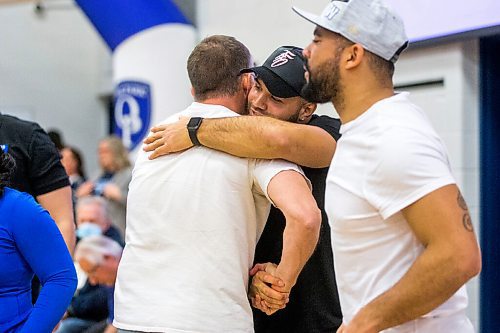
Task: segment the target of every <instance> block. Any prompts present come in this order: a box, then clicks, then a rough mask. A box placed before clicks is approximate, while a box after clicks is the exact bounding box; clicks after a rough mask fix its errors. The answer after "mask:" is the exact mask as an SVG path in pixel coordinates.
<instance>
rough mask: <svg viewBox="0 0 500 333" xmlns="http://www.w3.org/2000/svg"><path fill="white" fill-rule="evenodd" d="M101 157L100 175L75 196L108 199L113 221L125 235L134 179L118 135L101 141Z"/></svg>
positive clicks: (99, 154) (99, 156)
mask: <svg viewBox="0 0 500 333" xmlns="http://www.w3.org/2000/svg"><path fill="white" fill-rule="evenodd" d="M98 160H99V164H100V167H101V171H100V172H99V174H98V176H96V177H94V178H92V180H90V181H87V182H85V183H83V184H82V185H81V186H80V187H79V188H78V190H77V192H76V196H77V198H81V197H84V196H88V195H100V196H102V197H104V198H106V200H107V201H108V207H109V212H110V216H111V218H112V220H113V224H114V225H115V226H117V227H118V229H119V230H120V232H121V233H122V235H125V211H126V204H127V194H128V184H129V183H130V179H131V178H132V169H131V167H130V161H129V159H128V152H127V149H126V148H125V146H124V145H123V143H122V141H121V140H120V139H119V138H118V137H116V136H110V137H107V138H105V139H103V140H101V142H100V143H99V149H98Z"/></svg>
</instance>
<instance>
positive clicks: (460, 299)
mask: <svg viewBox="0 0 500 333" xmlns="http://www.w3.org/2000/svg"><path fill="white" fill-rule="evenodd" d="M294 10H295V11H296V12H297V13H298V14H299V15H300V16H302V17H304V18H305V19H307V20H309V21H311V22H312V23H314V24H316V29H315V30H314V39H313V42H312V43H311V44H310V45H309V46H308V47H307V48H306V49H305V50H304V55H305V56H306V58H307V61H308V72H307V74H306V78H307V80H308V84H307V85H306V86H305V87H304V90H303V93H304V96H305V97H307V98H308V99H309V100H311V101H315V102H318V103H325V102H328V101H331V102H332V103H333V105H334V106H335V108H336V110H337V111H338V113H339V115H340V118H341V121H342V127H341V133H342V138H341V139H340V140H339V142H338V146H337V149H336V152H335V156H334V158H333V160H332V164H331V167H330V170H329V173H328V177H327V184H326V196H325V206H326V211H327V213H328V218H329V221H330V226H331V230H332V247H333V253H334V259H335V271H336V278H337V284H338V289H339V296H340V302H341V306H342V312H343V314H344V324H343V326H342V327H341V328H340V329H339V332H343V333H346V332H356V333H359V332H379V331H384V330H386V329H389V328H392V329H390V330H387V332H389V331H390V332H433V333H434V332H473V331H474V329H473V327H472V325H471V323H470V321H469V320H468V318H467V317H466V315H465V310H466V307H467V293H466V290H465V286H464V284H465V283H466V282H467V281H468V280H469V279H470V278H472V277H473V276H475V275H477V274H478V273H479V271H480V269H481V254H480V250H479V247H478V244H477V240H476V237H475V235H474V231H473V227H472V223H471V219H470V215H469V211H468V208H467V205H466V203H465V201H464V199H463V197H462V195H461V194H460V191H459V189H458V187H457V185H456V182H455V180H454V178H453V176H452V174H451V167H450V164H449V161H448V157H447V154H446V149H445V147H444V144H443V142H442V141H441V139H440V138H439V137H438V135H437V134H436V132H435V131H434V129H433V128H432V126H431V125H430V122H429V120H428V119H427V118H426V116H425V114H424V112H423V111H422V110H421V109H420V108H418V107H417V106H416V105H414V104H413V103H412V102H411V101H410V100H409V99H408V94H407V93H395V92H394V88H393V83H392V75H393V72H394V63H395V62H396V60H397V58H398V56H399V54H400V53H401V52H402V50H403V49H404V48H405V47H406V45H407V37H406V34H405V31H404V25H403V22H402V21H401V19H400V18H399V17H398V15H397V14H395V13H394V12H393V11H392V10H391V9H390V8H388V7H387V6H386V5H385V4H384V3H382V2H381V1H380V0H351V1H348V2H344V1H333V2H331V3H329V4H328V5H327V6H326V8H325V9H324V11H323V12H322V13H321V14H320V15H314V14H310V13H307V12H305V11H303V10H300V9H297V8H294Z"/></svg>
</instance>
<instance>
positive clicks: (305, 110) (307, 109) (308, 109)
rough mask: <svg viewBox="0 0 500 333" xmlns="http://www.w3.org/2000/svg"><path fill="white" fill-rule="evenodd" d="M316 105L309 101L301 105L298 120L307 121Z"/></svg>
mask: <svg viewBox="0 0 500 333" xmlns="http://www.w3.org/2000/svg"><path fill="white" fill-rule="evenodd" d="M317 107H318V104H316V103H310V102H306V103H305V104H304V105H302V109H301V110H300V112H299V122H300V123H308V122H309V119H311V116H312V115H313V113H314V111H316V108H317Z"/></svg>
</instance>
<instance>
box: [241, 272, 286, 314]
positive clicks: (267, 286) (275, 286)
mask: <svg viewBox="0 0 500 333" xmlns="http://www.w3.org/2000/svg"><path fill="white" fill-rule="evenodd" d="M276 269H277V266H276V265H275V264H273V263H265V264H256V265H255V266H254V267H253V268H252V269H251V270H250V276H251V277H252V281H251V284H250V288H249V289H250V290H249V292H248V297H249V299H250V302H251V303H252V306H253V307H254V308H257V309H259V310H261V311H262V312H264V313H266V314H267V315H272V314H273V313H275V312H276V311H278V310H281V309H284V308H285V306H286V304H287V303H288V300H289V296H290V289H291V286H289V285H287V284H286V283H285V282H284V281H283V280H282V279H280V278H279V277H277V276H276V275H277V274H276Z"/></svg>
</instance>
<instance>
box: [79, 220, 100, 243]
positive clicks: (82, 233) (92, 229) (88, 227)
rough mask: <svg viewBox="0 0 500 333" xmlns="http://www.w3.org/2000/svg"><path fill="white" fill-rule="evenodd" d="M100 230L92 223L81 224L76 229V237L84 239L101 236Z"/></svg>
mask: <svg viewBox="0 0 500 333" xmlns="http://www.w3.org/2000/svg"><path fill="white" fill-rule="evenodd" d="M101 234H102V230H101V227H99V225H97V224H95V223H92V222H82V223H80V224H79V225H78V228H77V229H76V237H78V238H80V239H84V238H85V237H88V236H95V235H101Z"/></svg>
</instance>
